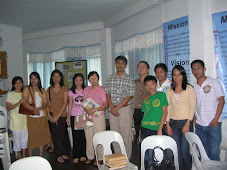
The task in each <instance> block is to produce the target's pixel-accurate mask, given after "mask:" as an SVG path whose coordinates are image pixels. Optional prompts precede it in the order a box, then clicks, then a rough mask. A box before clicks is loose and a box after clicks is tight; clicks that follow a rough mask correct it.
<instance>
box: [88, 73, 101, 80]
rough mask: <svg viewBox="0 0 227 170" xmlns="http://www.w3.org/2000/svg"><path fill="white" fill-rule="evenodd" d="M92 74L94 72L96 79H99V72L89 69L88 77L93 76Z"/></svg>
mask: <svg viewBox="0 0 227 170" xmlns="http://www.w3.org/2000/svg"><path fill="white" fill-rule="evenodd" d="M94 74H96V75H97V77H98V80H99V74H98V73H97V72H96V71H91V72H90V73H89V74H88V76H87V77H88V79H89V78H90V77H91V76H93V75H94Z"/></svg>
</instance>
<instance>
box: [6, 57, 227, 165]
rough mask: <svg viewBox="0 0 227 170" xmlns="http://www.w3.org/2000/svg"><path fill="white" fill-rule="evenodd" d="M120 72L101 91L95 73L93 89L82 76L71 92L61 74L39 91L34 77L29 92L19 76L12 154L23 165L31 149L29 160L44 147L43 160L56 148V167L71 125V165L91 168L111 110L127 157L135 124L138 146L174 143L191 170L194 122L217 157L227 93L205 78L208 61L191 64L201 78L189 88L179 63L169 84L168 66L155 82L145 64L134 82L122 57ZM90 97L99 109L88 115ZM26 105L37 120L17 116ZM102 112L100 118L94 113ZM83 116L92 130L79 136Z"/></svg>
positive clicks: (10, 102) (11, 97) (12, 95)
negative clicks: (152, 140) (165, 138)
mask: <svg viewBox="0 0 227 170" xmlns="http://www.w3.org/2000/svg"><path fill="white" fill-rule="evenodd" d="M115 66H116V73H114V74H112V75H110V76H109V77H108V78H107V80H106V82H105V85H104V87H102V86H100V85H99V74H98V73H97V72H96V71H92V72H90V73H89V74H88V80H89V82H90V83H91V86H88V87H85V83H84V76H83V75H82V74H81V73H77V74H75V75H74V77H73V81H72V87H71V88H70V89H69V90H68V89H67V87H66V86H64V81H63V75H62V73H61V72H60V71H59V70H54V71H53V72H52V74H51V78H50V87H49V88H48V89H47V91H45V89H43V88H42V85H41V80H40V76H39V74H38V73H37V72H32V73H31V74H30V84H29V85H28V86H26V87H25V88H23V80H22V78H21V77H18V76H17V77H14V78H13V80H12V90H11V91H10V92H8V94H7V101H6V106H7V109H8V110H10V111H11V113H10V129H11V130H12V132H13V136H14V137H13V139H14V141H13V143H14V146H13V150H14V151H15V152H17V153H18V159H20V158H21V157H25V149H26V148H27V147H28V151H29V156H31V155H32V150H33V148H36V147H39V149H40V156H42V152H43V147H44V145H47V146H51V145H52V143H53V148H54V150H55V153H56V156H57V161H58V162H64V160H65V159H68V158H69V157H68V155H67V153H66V145H67V144H66V140H65V136H66V127H67V124H68V125H69V124H70V125H71V127H72V136H73V163H78V162H79V161H85V163H86V164H90V163H91V162H92V161H93V160H94V158H95V156H94V149H93V142H92V140H93V136H94V135H95V133H98V132H101V131H105V130H106V122H105V116H104V111H105V110H106V109H107V108H108V107H109V108H110V110H109V112H110V115H109V119H110V129H111V130H114V131H117V132H118V133H120V134H121V136H122V137H123V141H124V144H125V148H126V152H127V156H128V158H129V159H130V157H131V153H132V120H133V118H134V125H135V130H136V140H138V141H140V142H142V140H143V139H145V138H146V137H147V136H150V135H163V134H164V135H169V136H172V137H173V139H174V140H175V141H176V143H177V147H178V159H179V165H180V169H190V167H191V157H190V154H189V146H188V143H187V141H186V139H185V136H184V135H185V134H186V133H187V132H189V131H193V126H192V123H193V121H194V123H195V124H196V133H197V134H198V136H199V137H200V139H201V141H202V143H203V145H204V148H205V150H206V152H207V154H208V156H209V158H210V159H213V160H218V159H219V147H220V142H221V112H222V109H223V106H224V91H223V88H222V86H221V84H220V82H219V81H218V80H215V79H213V78H211V77H206V76H205V70H206V68H205V65H204V62H203V61H201V60H195V61H193V62H192V63H191V70H192V73H193V75H194V76H195V77H196V79H197V82H195V83H194V84H192V85H190V84H189V83H188V81H187V74H186V71H185V69H184V68H183V67H182V66H180V65H176V66H175V67H174V68H173V69H172V81H170V80H169V79H167V78H166V76H167V72H168V70H167V66H166V65H165V64H163V63H159V64H157V65H156V66H155V68H154V72H155V76H150V75H149V71H150V66H149V64H148V63H147V62H146V61H141V62H139V64H138V66H137V71H138V74H139V79H138V80H135V81H134V80H133V78H132V77H130V76H129V75H128V74H127V73H125V69H126V67H127V59H126V58H125V57H124V56H118V57H117V58H116V59H115ZM88 98H91V99H93V100H94V101H95V102H96V103H98V104H99V105H100V107H98V108H91V109H84V108H83V107H82V103H83V102H84V101H86V100H87V99H88ZM32 103H34V104H35V106H32V105H31V104H32ZM132 103H133V108H134V114H133V111H132V107H131V104H132ZM21 104H23V105H24V106H25V107H26V108H28V109H30V110H32V111H33V113H34V115H28V116H26V115H22V114H19V113H18V112H19V106H20V105H21ZM67 106H68V112H67V109H66V108H67ZM97 111H100V112H101V114H94V113H95V112H97ZM85 112H86V113H87V114H89V115H91V116H92V119H93V122H94V126H91V127H89V128H86V129H84V130H75V129H74V126H75V124H74V119H75V117H76V116H78V115H80V114H83V113H85ZM195 113H196V114H195ZM48 121H49V124H50V126H48ZM113 148H114V151H115V153H120V152H121V151H120V147H119V145H118V144H116V143H113ZM21 150H22V154H21ZM102 158H103V148H102V146H99V147H98V158H97V159H98V161H99V163H101V162H102ZM145 159H146V165H147V166H150V163H151V162H150V161H149V155H147V156H146V158H145ZM95 164H96V162H95Z"/></svg>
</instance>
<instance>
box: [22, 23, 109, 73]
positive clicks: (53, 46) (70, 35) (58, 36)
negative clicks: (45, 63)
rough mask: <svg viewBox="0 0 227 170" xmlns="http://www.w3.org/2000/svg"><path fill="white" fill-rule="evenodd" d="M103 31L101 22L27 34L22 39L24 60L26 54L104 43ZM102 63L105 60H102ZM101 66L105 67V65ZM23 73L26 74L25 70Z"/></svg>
mask: <svg viewBox="0 0 227 170" xmlns="http://www.w3.org/2000/svg"><path fill="white" fill-rule="evenodd" d="M103 29H104V24H103V22H95V23H86V24H81V25H73V26H67V27H62V28H55V29H49V30H44V31H39V32H33V33H27V34H25V35H24V37H23V43H24V58H26V54H27V53H28V52H49V51H53V50H57V49H60V48H62V47H65V46H86V45H91V44H96V43H101V42H102V43H105V41H104V40H102V41H101V39H102V35H101V34H104V32H103V31H102V30H103ZM104 54H106V53H104ZM103 56H104V55H103ZM103 62H105V59H103V60H102V63H103ZM102 65H106V63H105V64H104V63H103V64H102ZM100 67H101V65H100ZM104 70H105V68H104ZM25 72H27V68H26V69H25Z"/></svg>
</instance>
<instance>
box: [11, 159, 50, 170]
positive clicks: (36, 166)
mask: <svg viewBox="0 0 227 170" xmlns="http://www.w3.org/2000/svg"><path fill="white" fill-rule="evenodd" d="M40 169H41V170H52V168H51V165H50V163H49V162H48V161H47V160H46V159H45V158H42V157H39V156H31V157H27V158H23V159H19V160H17V161H15V162H14V163H12V165H11V166H10V168H9V170H40Z"/></svg>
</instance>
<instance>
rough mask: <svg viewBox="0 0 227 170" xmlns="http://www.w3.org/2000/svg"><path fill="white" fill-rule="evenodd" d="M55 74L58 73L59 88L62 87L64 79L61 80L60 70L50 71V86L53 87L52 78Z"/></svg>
mask: <svg viewBox="0 0 227 170" xmlns="http://www.w3.org/2000/svg"><path fill="white" fill-rule="evenodd" d="M55 73H58V74H59V75H60V77H61V80H60V86H61V87H62V86H64V78H63V75H62V72H61V71H60V70H54V71H52V73H51V76H50V85H51V86H54V81H53V76H54V74H55Z"/></svg>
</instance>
